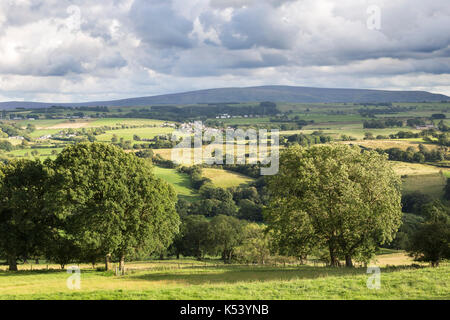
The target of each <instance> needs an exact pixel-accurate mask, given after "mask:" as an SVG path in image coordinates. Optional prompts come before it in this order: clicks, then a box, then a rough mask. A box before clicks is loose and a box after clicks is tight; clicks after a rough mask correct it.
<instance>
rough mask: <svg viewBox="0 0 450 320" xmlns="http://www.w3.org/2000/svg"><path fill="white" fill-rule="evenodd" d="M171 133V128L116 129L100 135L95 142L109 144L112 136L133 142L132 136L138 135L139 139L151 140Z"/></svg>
mask: <svg viewBox="0 0 450 320" xmlns="http://www.w3.org/2000/svg"><path fill="white" fill-rule="evenodd" d="M171 132H173V129H172V128H161V127H155V128H133V129H118V130H110V131H107V132H106V133H105V134H101V135H99V136H97V140H98V141H101V142H111V139H112V137H113V136H114V135H117V137H118V138H119V139H120V138H123V139H124V140H125V141H127V140H130V141H133V136H134V135H138V136H139V137H140V138H141V139H153V138H154V137H156V136H158V135H162V134H169V133H171Z"/></svg>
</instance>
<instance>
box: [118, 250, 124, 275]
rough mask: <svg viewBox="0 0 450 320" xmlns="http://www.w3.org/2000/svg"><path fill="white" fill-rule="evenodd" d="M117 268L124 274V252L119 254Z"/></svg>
mask: <svg viewBox="0 0 450 320" xmlns="http://www.w3.org/2000/svg"><path fill="white" fill-rule="evenodd" d="M119 270H120V274H121V275H124V274H125V255H124V254H122V255H121V256H120V262H119Z"/></svg>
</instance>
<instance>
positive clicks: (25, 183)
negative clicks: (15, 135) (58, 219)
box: [0, 160, 53, 271]
mask: <svg viewBox="0 0 450 320" xmlns="http://www.w3.org/2000/svg"><path fill="white" fill-rule="evenodd" d="M47 181H48V172H47V170H46V169H45V167H44V165H43V164H42V163H40V162H39V161H30V160H17V161H11V162H9V163H8V164H0V251H1V252H3V255H5V256H6V258H7V261H8V264H9V270H11V271H17V260H18V259H22V260H26V259H29V258H32V257H33V256H37V255H39V254H41V253H42V251H41V248H43V247H44V244H45V239H46V238H47V235H48V234H49V231H50V226H51V225H52V224H53V221H52V219H53V218H52V214H51V213H49V211H47V210H46V206H45V195H46V186H47Z"/></svg>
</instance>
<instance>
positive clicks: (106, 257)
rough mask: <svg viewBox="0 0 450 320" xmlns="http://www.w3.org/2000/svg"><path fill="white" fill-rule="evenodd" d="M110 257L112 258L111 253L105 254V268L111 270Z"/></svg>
mask: <svg viewBox="0 0 450 320" xmlns="http://www.w3.org/2000/svg"><path fill="white" fill-rule="evenodd" d="M110 258H111V254H107V255H106V256H105V270H106V271H109V270H111V266H110Z"/></svg>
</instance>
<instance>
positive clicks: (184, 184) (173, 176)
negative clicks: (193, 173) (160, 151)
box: [153, 166, 199, 201]
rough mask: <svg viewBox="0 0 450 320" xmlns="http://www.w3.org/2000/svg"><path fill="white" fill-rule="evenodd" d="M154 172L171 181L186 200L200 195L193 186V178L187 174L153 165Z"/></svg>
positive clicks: (194, 198)
mask: <svg viewBox="0 0 450 320" xmlns="http://www.w3.org/2000/svg"><path fill="white" fill-rule="evenodd" d="M153 173H154V174H155V175H156V176H157V177H159V178H161V179H164V180H165V181H166V182H168V183H170V184H171V185H172V186H173V187H174V188H175V191H176V192H177V194H178V196H179V197H180V198H183V199H185V200H191V201H193V200H196V199H198V197H199V195H198V193H197V192H196V191H194V189H193V188H192V186H191V180H190V178H189V176H188V175H187V174H184V173H179V172H177V170H175V169H168V168H162V167H158V166H153Z"/></svg>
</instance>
